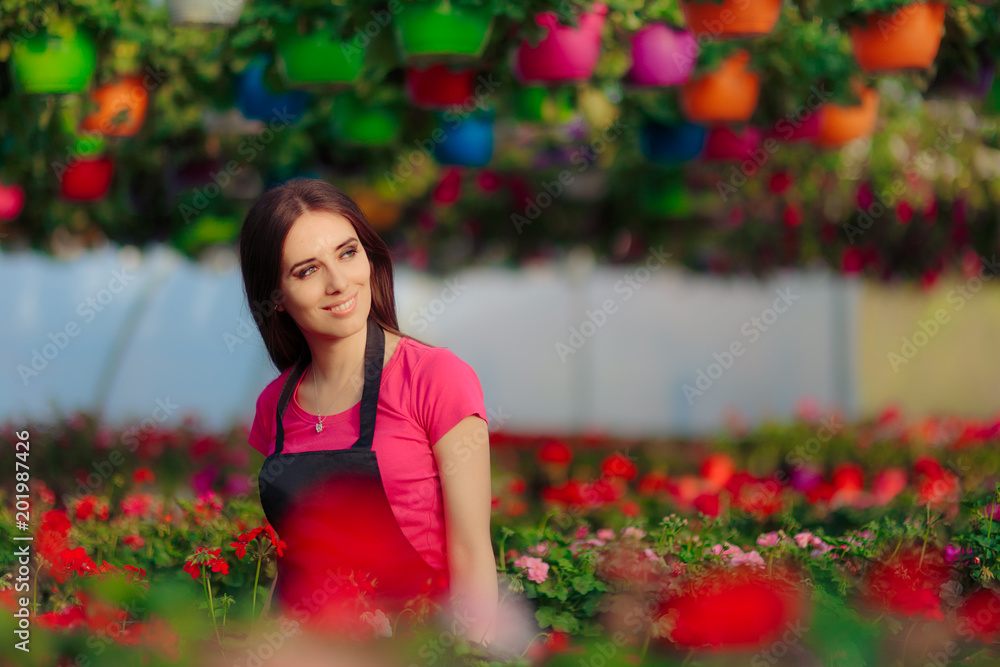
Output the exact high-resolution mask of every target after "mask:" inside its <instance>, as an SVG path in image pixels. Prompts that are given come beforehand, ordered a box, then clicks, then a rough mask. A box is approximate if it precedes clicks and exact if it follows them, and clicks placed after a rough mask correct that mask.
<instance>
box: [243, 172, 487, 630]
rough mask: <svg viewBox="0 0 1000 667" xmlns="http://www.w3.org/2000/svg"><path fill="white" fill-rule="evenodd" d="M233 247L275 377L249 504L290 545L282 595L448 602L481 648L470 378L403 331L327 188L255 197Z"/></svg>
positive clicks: (474, 398) (378, 251) (287, 188)
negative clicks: (360, 592) (363, 594)
mask: <svg viewBox="0 0 1000 667" xmlns="http://www.w3.org/2000/svg"><path fill="white" fill-rule="evenodd" d="M239 254H240V265H241V270H242V273H243V282H244V288H245V291H246V296H247V300H248V303H249V305H250V308H251V312H253V313H254V315H255V320H256V322H257V326H258V329H259V330H260V334H261V337H262V338H263V340H264V344H265V346H266V348H267V352H268V355H269V356H270V358H271V361H272V362H273V363H274V365H275V366H276V367H277V368H278V370H279V371H280V372H281V373H280V375H279V376H278V377H277V378H276V379H275V380H274V381H272V382H271V383H270V384H268V385H267V387H266V388H265V389H264V390H263V391H262V392H261V394H260V397H259V398H258V400H257V412H256V417H255V419H254V423H253V427H252V428H251V431H250V437H249V440H250V444H251V445H252V446H253V447H254V448H255V449H257V450H258V451H259V452H261V453H262V454H264V455H265V456H266V459H265V461H264V464H263V465H262V467H261V473H260V476H259V486H260V492H261V504H262V506H263V508H264V512H265V514H266V515H267V518H268V520H269V521H270V522H271V524H272V525H273V526H274V528H275V529H276V530H277V532H278V534H279V536H280V537H281V539H282V540H283V541H285V542H286V544H287V547H286V548H285V554H284V556H283V557H282V558H280V559H279V560H278V577H277V579H276V581H277V593H276V594H275V598H276V600H277V601H278V603H279V605H280V606H281V607H282V608H283V609H285V610H288V611H290V612H292V613H293V614H295V615H297V616H299V617H300V620H308V619H310V618H312V619H315V618H316V617H317V616H320V615H322V614H323V613H324V611H325V608H328V607H330V606H332V602H331V598H333V599H337V598H338V594H343V593H344V591H345V590H348V589H350V591H352V592H354V593H356V592H357V587H359V586H360V587H361V588H364V589H365V590H367V591H368V592H369V593H370V594H373V595H374V596H375V599H376V600H377V603H378V605H380V606H379V610H383V609H386V608H388V609H392V610H394V611H399V610H401V609H402V603H403V602H404V601H406V600H410V599H412V598H413V597H414V596H420V595H424V596H427V597H430V598H432V599H437V600H442V601H447V600H448V598H450V601H451V603H452V605H453V610H454V612H455V614H456V617H455V618H456V621H457V624H456V626H454V627H455V629H456V631H457V632H459V633H461V634H463V635H465V636H466V637H467V638H468V639H469V640H471V641H473V642H480V643H483V644H488V643H489V642H490V641H491V640H492V638H493V635H494V628H493V627H492V623H491V621H492V620H493V616H494V615H495V612H496V605H497V578H496V562H495V559H494V555H493V546H492V543H491V539H490V525H489V522H490V510H491V494H490V459H489V438H488V432H487V426H488V424H487V415H486V410H485V407H484V403H483V395H482V388H481V387H480V384H479V380H478V377H477V376H476V374H475V372H474V371H473V370H472V369H471V368H470V367H469V366H468V365H467V364H466V363H465V362H463V361H462V360H461V359H459V358H458V357H457V356H456V355H455V354H454V353H452V352H450V351H449V350H447V349H446V348H436V347H432V346H430V345H427V344H425V343H423V342H421V341H418V340H416V339H414V338H411V337H408V336H404V335H403V334H402V333H401V332H400V331H399V327H398V324H397V320H396V312H395V296H394V292H393V268H392V260H391V257H390V253H389V250H388V247H387V246H386V244H385V243H384V241H383V240H382V239H381V238H380V237H379V236H378V234H377V233H376V232H375V231H374V229H373V228H372V227H371V226H370V224H369V223H368V221H367V220H366V219H365V216H364V214H363V213H362V212H361V210H360V209H359V208H358V206H357V204H355V202H354V201H352V200H351V199H350V198H349V197H348V196H347V195H345V194H344V193H343V192H341V191H340V190H339V189H337V188H336V187H334V186H333V185H330V184H328V183H326V182H324V181H320V180H315V179H294V180H291V181H288V182H286V183H285V184H283V185H281V186H279V187H276V188H274V189H272V190H269V191H268V192H266V193H264V195H262V196H261V197H260V199H259V200H258V201H257V202H256V203H255V204H254V206H253V207H252V208H251V210H250V211H249V213H248V214H247V217H246V219H245V220H244V222H243V227H242V229H241V231H240V236H239ZM376 426H377V428H376ZM348 572H351V573H354V574H353V576H351V577H345V576H344V574H345V573H348ZM352 587H353V588H352ZM273 591H274V589H273V588H272V592H273Z"/></svg>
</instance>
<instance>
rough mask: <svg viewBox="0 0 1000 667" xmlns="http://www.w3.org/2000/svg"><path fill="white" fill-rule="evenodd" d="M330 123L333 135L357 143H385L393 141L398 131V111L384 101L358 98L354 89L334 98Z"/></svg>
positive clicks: (397, 137) (400, 122) (384, 144)
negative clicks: (383, 102)
mask: <svg viewBox="0 0 1000 667" xmlns="http://www.w3.org/2000/svg"><path fill="white" fill-rule="evenodd" d="M331 123H332V125H331V127H332V130H333V134H334V136H335V137H337V138H338V139H340V140H341V141H344V142H345V143H348V144H354V145H357V146H386V145H389V144H393V143H396V142H397V141H398V140H399V136H400V133H401V132H402V126H403V124H402V120H401V117H400V114H399V112H398V111H397V110H396V109H393V108H392V107H391V106H389V105H388V104H382V103H379V102H378V101H375V100H368V99H362V98H360V97H359V96H358V95H357V94H356V93H355V92H353V91H347V92H344V93H341V94H340V95H338V96H337V97H336V99H334V102H333V114H332V118H331Z"/></svg>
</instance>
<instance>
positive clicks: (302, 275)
mask: <svg viewBox="0 0 1000 667" xmlns="http://www.w3.org/2000/svg"><path fill="white" fill-rule="evenodd" d="M315 268H316V267H315V266H307V267H306V268H304V269H302V270H301V271H299V272H298V273H297V274H295V275H297V276H298V277H299V278H305V277H306V276H307V275H308V274H309V271H310V270H311V269H315Z"/></svg>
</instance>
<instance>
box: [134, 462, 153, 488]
mask: <svg viewBox="0 0 1000 667" xmlns="http://www.w3.org/2000/svg"><path fill="white" fill-rule="evenodd" d="M132 481H134V482H135V483H136V484H142V483H143V482H155V481H156V475H155V474H153V471H152V470H150V469H149V468H147V467H146V466H142V467H141V468H137V469H136V471H135V472H134V473H132Z"/></svg>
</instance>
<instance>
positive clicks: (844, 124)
mask: <svg viewBox="0 0 1000 667" xmlns="http://www.w3.org/2000/svg"><path fill="white" fill-rule="evenodd" d="M878 102H879V98H878V93H877V92H875V91H874V90H872V89H871V88H866V89H864V90H862V91H861V104H860V105H859V106H853V107H842V106H838V105H836V104H831V103H829V102H827V103H826V104H824V105H823V106H822V107H821V108H820V110H819V115H820V123H819V136H818V137H817V139H816V143H817V144H819V145H820V146H821V147H823V148H835V147H837V146H843V145H844V144H846V143H847V142H849V141H852V140H854V139H858V138H860V137H867V136H870V135H871V134H872V133H873V132H874V131H875V121H876V120H878Z"/></svg>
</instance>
